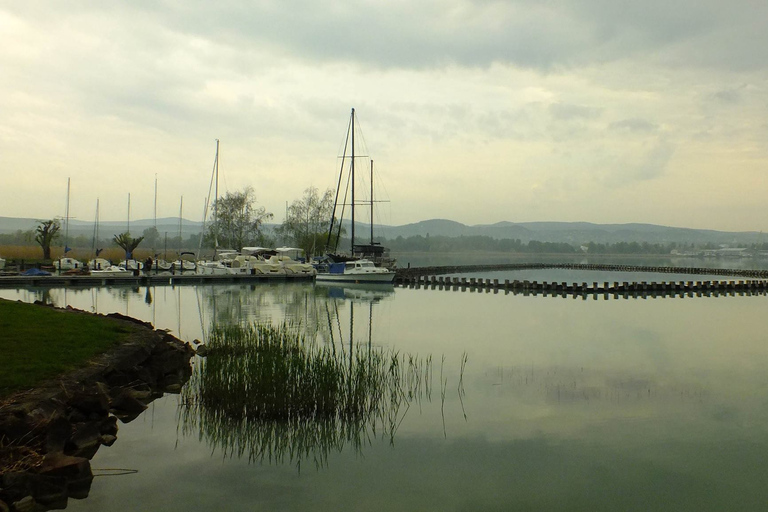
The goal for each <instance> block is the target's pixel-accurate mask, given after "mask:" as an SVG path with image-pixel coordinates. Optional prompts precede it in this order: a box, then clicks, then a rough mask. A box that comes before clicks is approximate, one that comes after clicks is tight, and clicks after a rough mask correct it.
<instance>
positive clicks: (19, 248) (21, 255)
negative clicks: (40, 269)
mask: <svg viewBox="0 0 768 512" xmlns="http://www.w3.org/2000/svg"><path fill="white" fill-rule="evenodd" d="M133 254H134V259H137V260H139V261H143V260H144V259H146V258H147V256H152V249H142V248H138V249H136V250H135V251H134V253H133ZM177 255H178V253H177V252H175V251H173V252H171V251H169V252H168V257H169V258H170V259H174V258H176V257H177ZM62 256H64V247H51V260H57V259H59V258H61V257H62ZM67 256H69V257H70V258H75V259H78V260H80V261H82V262H87V261H88V260H92V259H93V258H94V254H93V250H92V249H90V248H83V247H75V248H73V249H72V250H71V251H69V252H68V253H67ZM0 257H2V258H6V259H9V260H25V261H38V260H39V261H43V249H42V248H41V247H40V246H39V245H2V246H0ZM99 257H100V258H104V259H107V260H109V261H111V262H113V263H118V262H119V261H122V260H124V259H125V251H124V250H123V249H121V248H120V247H109V248H106V249H104V250H103V251H102V252H101V254H99Z"/></svg>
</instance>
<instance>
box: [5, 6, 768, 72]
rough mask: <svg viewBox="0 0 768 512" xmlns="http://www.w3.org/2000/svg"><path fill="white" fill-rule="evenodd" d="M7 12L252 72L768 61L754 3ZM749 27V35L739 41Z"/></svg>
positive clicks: (761, 12)
mask: <svg viewBox="0 0 768 512" xmlns="http://www.w3.org/2000/svg"><path fill="white" fill-rule="evenodd" d="M27 4H29V5H27ZM8 9H9V10H11V12H14V13H17V14H18V15H19V16H22V17H25V18H26V19H28V20H30V21H35V22H40V21H42V22H44V23H45V22H48V23H53V22H57V21H59V22H62V23H66V22H67V20H70V19H75V18H77V17H78V16H80V15H82V13H84V12H89V13H95V14H96V15H98V16H100V17H101V18H108V17H116V18H119V19H120V20H121V21H122V22H123V23H126V24H131V25H133V26H134V27H137V28H139V29H140V27H141V26H153V27H154V28H155V29H157V28H158V27H161V28H162V29H163V30H165V31H169V32H173V33H175V34H177V35H179V36H183V37H185V38H189V39H191V40H202V41H208V42H213V43H215V44H218V45H222V46H228V47H231V48H232V49H237V50H238V53H239V57H238V58H239V59H240V62H241V64H242V65H243V67H242V68H241V71H242V72H243V73H246V74H251V73H258V71H259V70H258V68H257V67H251V66H250V64H253V62H252V61H250V62H249V59H248V57H249V55H248V54H249V53H250V49H251V48H253V47H260V48H263V49H266V50H268V51H270V52H271V53H272V54H274V55H282V56H284V57H285V58H291V59H299V60H312V61H313V62H350V63H355V64H356V65H359V66H362V67H372V68H384V69H392V68H395V69H424V68H436V67H437V68H442V67H445V66H447V65H452V64H455V65H459V66H463V67H487V66H490V65H491V64H493V63H503V64H507V65H512V66H516V67H520V68H526V69H537V70H540V71H545V72H549V71H550V70H552V69H556V68H568V67H572V66H583V65H589V64H593V63H605V62H610V61H615V60H619V59H626V58H636V57H640V56H652V55H659V56H661V57H663V58H664V59H667V60H668V61H669V62H670V63H674V64H675V65H678V66H681V65H687V63H690V64H688V65H706V66H718V65H719V66H726V67H732V66H734V65H738V66H740V67H742V68H751V69H757V68H759V67H762V66H765V65H766V64H767V63H768V56H767V55H766V52H759V51H747V50H751V49H752V50H753V49H754V48H759V47H761V43H765V44H762V46H768V35H766V31H765V30H763V27H762V25H761V24H760V23H759V21H758V20H760V19H766V17H768V7H767V6H764V5H759V6H758V5H755V4H754V3H753V2H746V1H742V2H741V5H739V2H736V3H735V4H734V3H729V4H727V5H726V4H725V3H723V2H721V1H718V0H701V1H699V0H683V1H680V2H676V3H674V4H669V3H668V2H664V1H661V0H651V1H648V2H643V3H636V2H628V1H610V0H583V1H579V2H558V3H550V2H536V1H531V0H517V1H505V2H498V1H487V0H428V1H424V2H416V3H414V2H404V1H399V2H392V1H385V0H366V1H364V0H351V1H329V2H312V1H307V0H303V1H288V2H274V1H263V2H240V1H235V0H224V1H221V2H216V3H210V2H205V1H202V0H190V1H187V2H183V3H178V2H132V3H130V4H125V5H119V6H115V5H114V4H92V3H89V2H79V3H78V2H67V4H66V5H64V4H59V5H57V4H53V5H51V4H49V3H44V4H42V3H38V2H24V5H22V4H21V3H18V4H14V5H12V6H11V7H9V8H8ZM761 16H762V17H761ZM738 30H746V33H745V34H742V37H741V38H737V39H740V40H743V42H742V43H736V44H734V42H733V39H732V38H733V37H734V36H735V35H736V33H737V32H736V31H738ZM747 41H748V42H747ZM734 61H737V62H738V64H734Z"/></svg>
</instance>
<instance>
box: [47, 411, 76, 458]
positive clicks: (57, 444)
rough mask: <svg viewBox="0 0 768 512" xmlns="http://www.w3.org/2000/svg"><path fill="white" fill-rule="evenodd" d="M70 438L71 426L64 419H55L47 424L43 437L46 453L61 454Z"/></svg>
mask: <svg viewBox="0 0 768 512" xmlns="http://www.w3.org/2000/svg"><path fill="white" fill-rule="evenodd" d="M71 436H72V424H71V423H70V422H69V420H67V419H66V418H56V419H55V420H53V421H52V422H50V423H49V424H48V432H47V433H46V437H45V449H46V451H47V452H62V451H64V447H65V446H66V444H67V441H68V440H69V438H70V437H71Z"/></svg>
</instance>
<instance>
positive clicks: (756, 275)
mask: <svg viewBox="0 0 768 512" xmlns="http://www.w3.org/2000/svg"><path fill="white" fill-rule="evenodd" d="M536 269H563V270H595V271H607V272H656V273H661V274H691V275H718V276H732V277H747V278H753V279H768V270H745V269H733V268H708V267H658V266H645V265H615V264H601V263H505V264H498V265H448V266H430V267H413V268H399V269H397V277H396V280H397V281H398V282H403V281H407V280H412V279H414V278H416V277H423V276H439V275H445V274H468V273H472V272H491V271H500V270H536Z"/></svg>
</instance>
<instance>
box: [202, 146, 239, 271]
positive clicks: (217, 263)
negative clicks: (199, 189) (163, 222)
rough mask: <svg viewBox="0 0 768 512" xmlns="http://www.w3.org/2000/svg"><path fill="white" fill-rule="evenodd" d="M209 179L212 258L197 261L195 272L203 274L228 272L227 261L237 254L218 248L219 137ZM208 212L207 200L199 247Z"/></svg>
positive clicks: (203, 234)
mask: <svg viewBox="0 0 768 512" xmlns="http://www.w3.org/2000/svg"><path fill="white" fill-rule="evenodd" d="M211 180H212V181H214V182H215V188H214V201H213V247H214V249H213V259H212V260H202V261H198V262H197V273H198V274H204V275H222V274H229V273H230V271H229V266H228V265H227V263H229V262H231V260H232V259H234V258H235V257H236V256H237V251H234V250H223V249H219V232H218V230H219V216H218V208H219V139H216V156H215V157H214V159H213V175H212V176H211ZM210 196H211V194H210V187H209V188H208V198H209V199H210ZM207 213H208V202H206V204H205V213H204V214H203V233H202V235H201V236H200V247H202V244H203V237H204V236H205V216H206V215H207Z"/></svg>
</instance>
